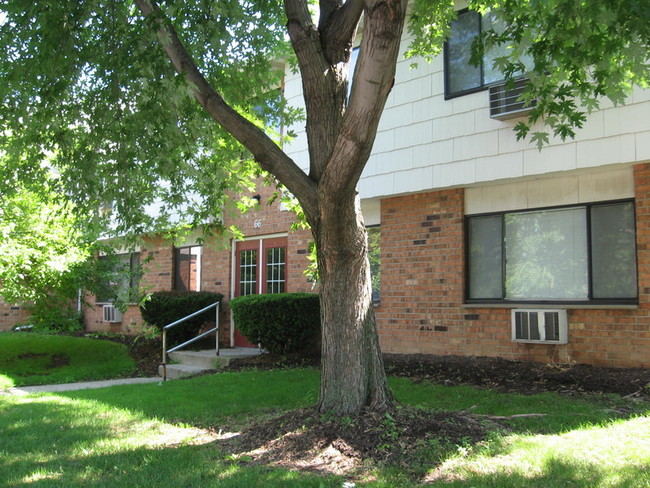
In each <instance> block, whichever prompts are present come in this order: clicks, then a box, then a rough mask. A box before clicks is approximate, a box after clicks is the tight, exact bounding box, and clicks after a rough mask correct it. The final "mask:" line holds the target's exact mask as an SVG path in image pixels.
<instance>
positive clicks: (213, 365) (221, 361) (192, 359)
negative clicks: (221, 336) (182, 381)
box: [169, 350, 230, 369]
mask: <svg viewBox="0 0 650 488" xmlns="http://www.w3.org/2000/svg"><path fill="white" fill-rule="evenodd" d="M169 359H170V360H171V361H173V362H175V363H180V364H187V365H189V366H197V367H199V368H203V369H221V368H224V367H226V366H228V363H230V358H229V357H228V356H221V355H219V356H217V355H216V354H215V352H214V350H211V351H175V352H170V353H169Z"/></svg>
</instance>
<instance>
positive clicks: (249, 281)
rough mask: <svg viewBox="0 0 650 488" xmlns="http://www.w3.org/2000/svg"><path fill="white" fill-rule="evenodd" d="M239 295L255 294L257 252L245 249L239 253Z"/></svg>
mask: <svg viewBox="0 0 650 488" xmlns="http://www.w3.org/2000/svg"><path fill="white" fill-rule="evenodd" d="M239 273H240V274H239V295H240V296H243V295H253V294H255V293H257V250H256V249H247V250H244V251H241V252H240V253H239Z"/></svg>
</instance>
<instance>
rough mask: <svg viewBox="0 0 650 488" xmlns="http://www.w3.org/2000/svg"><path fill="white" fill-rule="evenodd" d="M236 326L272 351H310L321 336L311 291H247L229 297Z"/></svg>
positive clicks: (316, 309) (287, 352)
mask: <svg viewBox="0 0 650 488" xmlns="http://www.w3.org/2000/svg"><path fill="white" fill-rule="evenodd" d="M230 308H231V309H232V314H233V319H234V321H235V326H236V327H237V328H238V329H239V330H240V332H241V333H242V334H244V335H245V336H246V337H247V338H248V340H249V341H251V342H253V343H259V344H260V345H261V346H262V347H263V348H264V349H266V350H267V351H268V352H270V353H272V354H293V353H305V352H313V349H315V348H316V347H317V344H318V341H319V339H320V301H319V298H318V295H316V294H314V293H279V294H272V295H246V296H243V297H239V298H235V299H233V300H231V301H230Z"/></svg>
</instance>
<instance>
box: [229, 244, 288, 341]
mask: <svg viewBox="0 0 650 488" xmlns="http://www.w3.org/2000/svg"><path fill="white" fill-rule="evenodd" d="M234 254H235V255H234V274H235V280H234V290H233V294H232V296H233V297H239V296H243V295H253V294H264V293H284V292H285V291H286V286H287V281H286V276H287V273H286V270H287V236H286V235H285V236H269V237H258V238H251V239H248V240H245V241H237V242H236V243H235V247H234ZM233 337H234V344H233V345H234V346H235V347H257V345H256V344H251V343H250V342H249V341H248V340H247V339H246V337H244V336H243V335H242V334H241V333H240V332H239V331H238V330H237V329H236V328H235V329H234V334H233Z"/></svg>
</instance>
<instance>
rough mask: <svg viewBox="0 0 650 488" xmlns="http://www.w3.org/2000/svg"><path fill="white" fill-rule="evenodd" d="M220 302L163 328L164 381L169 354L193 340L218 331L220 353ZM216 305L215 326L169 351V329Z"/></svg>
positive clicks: (216, 349) (217, 352)
mask: <svg viewBox="0 0 650 488" xmlns="http://www.w3.org/2000/svg"><path fill="white" fill-rule="evenodd" d="M219 303H220V302H214V303H213V304H212V305H208V306H207V307H205V308H202V309H201V310H198V311H196V312H194V313H191V314H189V315H187V316H186V317H183V318H182V319H178V320H176V321H175V322H172V323H171V324H167V325H166V326H164V327H163V328H162V349H163V350H162V363H160V365H161V366H162V367H163V381H167V354H168V353H170V352H174V351H178V350H179V349H182V348H183V347H185V346H187V345H189V344H192V343H193V342H196V341H198V340H199V339H202V338H203V337H205V336H207V335H209V334H212V333H213V332H216V341H215V353H216V355H217V356H218V355H219ZM214 307H216V311H215V326H214V327H213V328H212V329H210V330H208V331H206V332H203V333H202V334H199V335H198V336H196V337H194V338H192V339H190V340H189V341H185V342H183V343H182V344H179V345H178V346H174V347H172V348H171V349H170V350H169V351H168V350H167V329H171V328H172V327H176V326H177V325H179V324H182V323H183V322H185V321H186V320H189V319H191V318H193V317H196V316H197V315H199V314H202V313H203V312H206V311H208V310H210V309H211V308H214Z"/></svg>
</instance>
